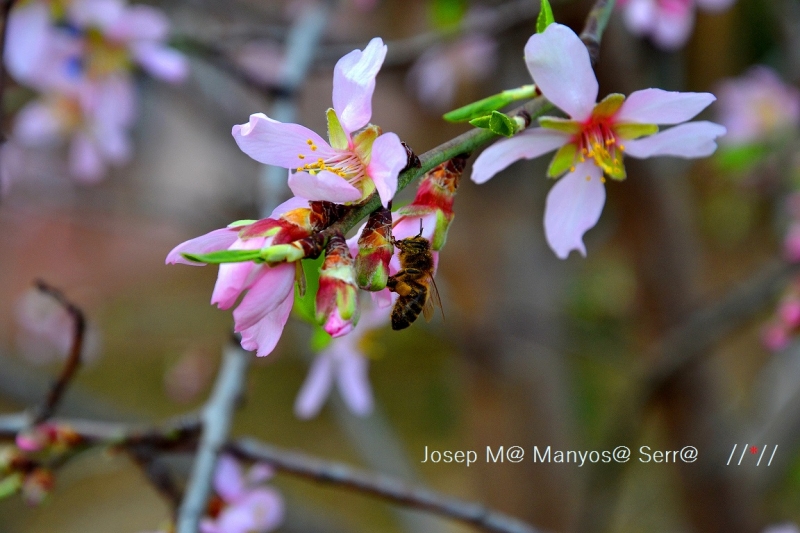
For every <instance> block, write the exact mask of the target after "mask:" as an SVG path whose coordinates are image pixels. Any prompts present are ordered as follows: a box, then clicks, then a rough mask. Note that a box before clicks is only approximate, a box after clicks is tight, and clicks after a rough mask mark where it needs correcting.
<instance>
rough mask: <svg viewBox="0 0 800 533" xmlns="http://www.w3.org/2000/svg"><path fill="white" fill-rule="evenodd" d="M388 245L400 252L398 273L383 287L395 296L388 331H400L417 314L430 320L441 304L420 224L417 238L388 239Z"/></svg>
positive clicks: (428, 245) (410, 322)
mask: <svg viewBox="0 0 800 533" xmlns="http://www.w3.org/2000/svg"><path fill="white" fill-rule="evenodd" d="M392 244H394V245H395V246H396V247H397V248H399V249H400V270H399V271H398V272H397V274H395V275H394V276H389V280H388V282H387V283H386V287H387V288H388V289H389V290H390V291H392V292H396V293H397V294H398V295H399V298H397V301H396V302H395V304H394V307H393V308H392V329H394V330H400V329H405V328H407V327H408V326H410V325H411V324H412V323H413V322H414V321H415V320H416V319H417V317H418V316H419V314H420V312H422V314H423V315H424V316H425V320H430V319H431V317H432V316H433V311H434V308H435V307H437V306H438V307H439V309H440V310H441V309H442V300H441V298H440V297H439V290H438V289H437V288H436V282H435V281H434V280H433V255H432V254H431V243H430V241H428V239H426V238H425V237H423V236H422V221H421V220H420V230H419V235H417V236H416V237H408V238H406V239H401V240H399V241H398V240H395V239H394V238H392ZM442 317H444V312H442Z"/></svg>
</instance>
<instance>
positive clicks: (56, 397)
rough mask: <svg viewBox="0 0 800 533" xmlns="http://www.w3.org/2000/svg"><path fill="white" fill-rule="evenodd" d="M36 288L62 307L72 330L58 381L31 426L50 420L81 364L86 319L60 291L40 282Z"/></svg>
mask: <svg viewBox="0 0 800 533" xmlns="http://www.w3.org/2000/svg"><path fill="white" fill-rule="evenodd" d="M36 288H37V289H38V290H39V291H41V292H42V293H44V294H47V295H48V296H51V297H52V298H54V299H55V300H56V301H57V302H58V303H59V304H60V305H61V306H62V307H64V309H65V310H66V311H67V313H69V315H70V316H71V317H72V320H73V321H74V326H73V328H74V329H73V334H72V345H71V346H70V350H69V356H68V358H67V362H66V363H65V364H64V368H63V369H62V370H61V374H60V375H59V376H58V379H56V381H55V382H54V383H53V386H52V388H51V389H50V392H49V393H48V394H47V398H46V399H45V401H44V403H43V404H42V405H41V407H39V409H38V411H37V413H36V415H35V416H34V417H33V420H32V423H33V424H39V423H41V422H44V421H45V420H47V419H48V418H50V417H51V416H52V415H53V413H54V412H55V410H56V408H57V407H58V405H59V403H60V402H61V398H62V397H63V396H64V393H65V392H66V391H67V387H68V386H69V383H70V381H72V378H73V377H74V376H75V372H76V371H77V370H78V367H79V366H80V364H81V349H82V348H83V338H84V334H85V333H86V317H85V316H84V314H83V311H81V309H80V308H79V307H78V306H76V305H75V304H73V303H72V302H70V301H69V300H67V298H66V297H65V296H64V294H63V293H62V292H61V291H59V290H58V289H56V288H55V287H53V286H51V285H49V284H47V283H46V282H44V281H42V280H38V281H37V282H36Z"/></svg>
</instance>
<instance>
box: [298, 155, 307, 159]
mask: <svg viewBox="0 0 800 533" xmlns="http://www.w3.org/2000/svg"><path fill="white" fill-rule="evenodd" d="M297 158H298V159H305V158H306V156H304V155H303V154H297Z"/></svg>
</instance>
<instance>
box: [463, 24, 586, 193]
mask: <svg viewBox="0 0 800 533" xmlns="http://www.w3.org/2000/svg"><path fill="white" fill-rule="evenodd" d="M551 26H552V24H551ZM569 139H570V135H568V134H566V133H562V132H560V131H555V130H550V129H547V128H534V129H532V130H526V131H523V132H522V133H519V134H517V135H515V136H514V137H511V138H510V139H501V140H499V141H497V142H496V143H494V144H493V145H491V146H490V147H489V148H487V149H486V150H484V151H483V153H482V154H481V155H479V156H478V158H477V159H476V160H475V163H474V164H473V165H472V181H474V182H475V183H485V182H487V181H488V180H489V179H491V178H492V177H493V176H494V175H495V174H497V173H498V172H500V171H501V170H503V169H505V168H506V167H507V166H509V165H510V164H511V163H514V162H516V161H519V160H520V159H533V158H535V157H539V156H540V155H542V154H546V153H547V152H550V151H552V150H555V149H556V148H560V147H561V146H564V145H565V144H567V142H569Z"/></svg>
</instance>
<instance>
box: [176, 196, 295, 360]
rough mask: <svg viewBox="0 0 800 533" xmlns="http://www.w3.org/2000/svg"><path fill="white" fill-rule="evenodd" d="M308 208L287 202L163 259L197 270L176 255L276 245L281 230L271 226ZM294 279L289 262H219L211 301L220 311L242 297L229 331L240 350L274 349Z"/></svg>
mask: <svg viewBox="0 0 800 533" xmlns="http://www.w3.org/2000/svg"><path fill="white" fill-rule="evenodd" d="M307 208H308V201H306V200H305V199H302V198H292V199H290V200H288V201H286V202H284V203H283V204H281V205H279V206H278V207H276V208H275V210H274V211H273V212H272V214H271V216H270V218H268V219H264V220H260V221H257V222H254V223H252V224H247V225H244V226H240V225H234V226H233V227H230V226H229V227H227V228H222V229H217V230H214V231H211V232H209V233H206V234H205V235H201V236H200V237H196V238H194V239H190V240H188V241H186V242H183V243H181V244H179V245H178V246H176V247H175V248H173V249H172V251H170V253H169V254H168V255H167V258H166V263H167V264H176V263H182V264H186V265H195V266H197V265H198V263H194V262H191V261H189V260H187V259H186V258H184V257H183V256H182V255H181V254H184V253H190V254H206V253H209V252H216V251H220V250H259V249H261V248H264V247H266V246H269V245H271V244H278V242H277V241H280V240H281V238H280V237H281V236H282V235H283V234H282V233H281V232H280V231H278V232H276V231H274V230H275V229H276V228H280V229H283V228H281V227H280V224H281V222H280V221H279V220H278V218H279V217H280V216H281V215H286V214H288V213H290V212H292V211H294V210H298V209H307ZM295 229H296V228H295ZM288 231H291V230H288ZM265 234H267V235H266V236H265ZM303 236H305V235H303ZM294 281H295V265H294V264H293V263H281V264H279V265H276V266H274V267H270V266H269V265H266V264H256V263H254V262H251V261H247V262H242V263H225V264H221V265H220V266H219V274H218V276H217V283H216V285H215V286H214V292H213V293H212V295H211V303H212V304H217V306H218V307H219V308H220V309H229V308H230V307H232V306H233V305H234V304H235V303H236V301H237V300H238V299H239V296H240V295H241V294H242V293H245V295H244V297H243V298H242V300H241V302H239V305H238V307H237V308H236V309H235V310H234V311H233V319H234V324H235V325H234V331H237V332H239V333H240V334H241V335H242V342H241V344H242V347H243V348H244V349H246V350H256V355H258V356H265V355H268V354H270V353H271V352H272V350H274V349H275V345H276V344H277V343H278V340H279V339H280V337H281V334H282V333H283V328H284V326H285V325H286V321H287V320H288V319H289V313H290V312H291V310H292V305H293V304H294Z"/></svg>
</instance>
